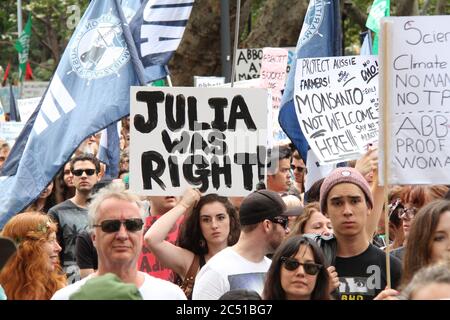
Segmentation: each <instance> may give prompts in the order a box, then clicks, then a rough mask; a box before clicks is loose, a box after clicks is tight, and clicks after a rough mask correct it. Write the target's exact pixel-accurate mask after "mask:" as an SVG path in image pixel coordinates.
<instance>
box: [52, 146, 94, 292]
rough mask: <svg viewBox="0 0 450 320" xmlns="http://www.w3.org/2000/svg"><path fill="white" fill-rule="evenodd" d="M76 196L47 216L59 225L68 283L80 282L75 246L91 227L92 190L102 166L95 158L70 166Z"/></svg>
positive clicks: (83, 158)
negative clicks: (88, 205) (80, 234)
mask: <svg viewBox="0 0 450 320" xmlns="http://www.w3.org/2000/svg"><path fill="white" fill-rule="evenodd" d="M70 171H71V172H72V174H73V184H74V186H75V195H74V196H73V197H72V198H70V199H67V200H66V201H64V202H61V203H60V204H58V205H56V206H54V207H52V208H51V209H50V210H49V211H48V214H49V215H50V217H51V218H52V219H53V220H54V221H55V222H56V223H58V232H57V234H56V236H57V239H58V243H59V245H60V246H61V248H62V250H61V252H60V261H61V265H62V267H63V270H64V272H65V273H66V275H67V282H68V283H74V282H75V281H78V280H80V278H81V276H80V268H79V267H78V265H77V263H76V256H75V243H76V239H77V236H78V234H79V233H80V232H82V231H83V230H85V229H87V227H88V212H87V202H88V199H89V194H90V193H91V190H92V188H93V187H94V185H95V184H96V183H97V182H98V181H99V179H100V175H99V172H100V163H99V162H98V160H97V158H94V156H92V155H87V154H85V155H80V156H77V157H75V158H74V159H72V161H71V162H70Z"/></svg>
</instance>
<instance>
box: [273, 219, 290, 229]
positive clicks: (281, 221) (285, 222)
mask: <svg viewBox="0 0 450 320" xmlns="http://www.w3.org/2000/svg"><path fill="white" fill-rule="evenodd" d="M269 220H270V221H272V222H273V223H278V224H280V225H281V226H282V227H283V229H287V227H288V224H289V219H288V217H282V216H277V217H273V218H272V219H269Z"/></svg>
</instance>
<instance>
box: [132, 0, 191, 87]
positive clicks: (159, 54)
mask: <svg viewBox="0 0 450 320" xmlns="http://www.w3.org/2000/svg"><path fill="white" fill-rule="evenodd" d="M193 5H194V0H170V1H168V0H146V1H145V2H144V4H143V5H142V6H141V8H140V9H139V11H138V12H137V13H136V15H135V16H134V18H133V19H132V20H131V22H130V30H131V34H132V36H133V39H134V41H135V44H136V48H137V51H138V55H139V58H140V60H141V61H142V64H143V66H144V68H145V82H146V83H149V82H151V81H154V80H156V79H161V78H164V77H166V76H167V74H168V72H167V67H166V65H167V63H168V61H169V59H170V58H171V57H172V55H173V53H174V52H175V50H176V49H177V48H178V45H179V44H180V42H181V38H182V37H183V33H184V29H185V27H186V24H187V22H188V19H189V16H190V14H191V10H192V6H193Z"/></svg>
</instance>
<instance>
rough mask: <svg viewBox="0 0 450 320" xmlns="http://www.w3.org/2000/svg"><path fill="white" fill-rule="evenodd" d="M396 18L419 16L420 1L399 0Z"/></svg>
mask: <svg viewBox="0 0 450 320" xmlns="http://www.w3.org/2000/svg"><path fill="white" fill-rule="evenodd" d="M396 2H397V10H396V14H395V15H396V16H418V15H419V2H418V0H398V1H396Z"/></svg>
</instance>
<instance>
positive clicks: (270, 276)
mask: <svg viewBox="0 0 450 320" xmlns="http://www.w3.org/2000/svg"><path fill="white" fill-rule="evenodd" d="M327 267H328V266H327V265H326V262H325V258H324V256H323V253H322V250H321V249H320V248H319V247H318V246H317V244H316V242H315V241H313V240H311V239H308V238H305V237H303V236H299V235H297V236H293V237H290V238H288V239H287V240H286V241H285V242H284V243H282V244H281V245H280V247H279V248H278V249H277V251H276V252H275V254H274V255H273V257H272V264H271V265H270V268H269V271H268V272H267V275H266V282H265V285H264V291H263V299H265V300H330V299H331V296H330V293H329V276H328V272H327Z"/></svg>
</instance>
